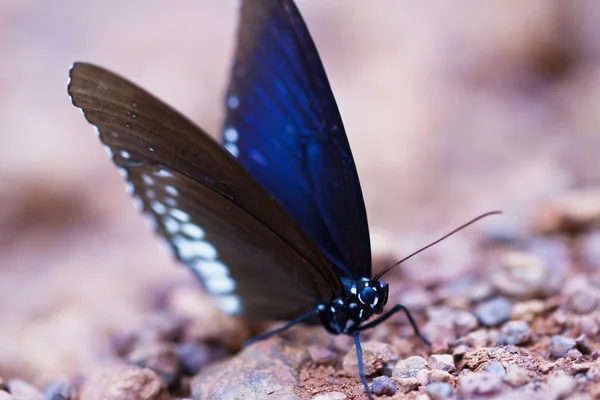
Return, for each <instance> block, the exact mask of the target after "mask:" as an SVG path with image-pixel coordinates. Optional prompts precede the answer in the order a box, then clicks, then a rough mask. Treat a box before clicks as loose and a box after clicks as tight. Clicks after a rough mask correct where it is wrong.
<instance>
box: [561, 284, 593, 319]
mask: <svg viewBox="0 0 600 400" xmlns="http://www.w3.org/2000/svg"><path fill="white" fill-rule="evenodd" d="M568 301H569V306H570V307H571V309H572V310H573V311H575V312H576V313H578V314H588V313H590V312H592V311H593V310H594V309H596V305H597V304H598V299H597V298H596V296H594V295H592V294H591V293H590V291H589V290H583V289H582V290H577V291H575V292H574V293H571V294H570V296H569V299H568Z"/></svg>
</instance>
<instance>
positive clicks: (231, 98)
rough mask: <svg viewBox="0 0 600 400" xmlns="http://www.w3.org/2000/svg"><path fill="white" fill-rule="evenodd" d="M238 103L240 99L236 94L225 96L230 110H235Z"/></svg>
mask: <svg viewBox="0 0 600 400" xmlns="http://www.w3.org/2000/svg"><path fill="white" fill-rule="evenodd" d="M239 105H240V99H238V98H237V96H229V97H228V98H227V107H229V108H231V109H232V110H235V109H236V108H238V107H239Z"/></svg>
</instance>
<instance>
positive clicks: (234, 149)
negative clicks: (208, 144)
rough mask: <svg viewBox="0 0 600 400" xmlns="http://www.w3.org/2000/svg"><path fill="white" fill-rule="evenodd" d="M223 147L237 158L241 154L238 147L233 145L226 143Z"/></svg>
mask: <svg viewBox="0 0 600 400" xmlns="http://www.w3.org/2000/svg"><path fill="white" fill-rule="evenodd" d="M223 147H225V150H227V151H228V152H229V153H231V155H232V156H234V157H237V156H238V154H239V153H240V150H239V149H238V147H237V146H236V145H235V144H233V143H225V145H224V146H223Z"/></svg>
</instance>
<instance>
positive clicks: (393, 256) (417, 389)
mask: <svg viewBox="0 0 600 400" xmlns="http://www.w3.org/2000/svg"><path fill="white" fill-rule="evenodd" d="M236 3H237V2H236V1H233V0H231V1H221V0H218V1H217V0H215V1H206V2H184V3H179V4H178V5H177V7H174V6H173V5H171V4H170V3H168V4H167V3H164V4H163V3H158V2H157V3H154V2H127V3H124V2H117V1H116V0H109V1H104V2H101V3H96V4H92V3H81V2H75V1H72V0H66V1H63V2H62V3H61V6H60V7H56V6H55V5H53V4H51V3H41V2H38V3H35V4H33V3H32V2H21V1H16V0H8V1H3V2H2V3H1V4H0V38H1V39H0V59H1V60H2V62H1V63H0V102H1V105H2V107H0V182H2V185H1V187H0V315H2V317H1V320H0V321H1V323H0V399H1V400H4V399H11V398H13V399H17V400H19V399H38V398H39V399H42V398H44V396H45V397H46V398H47V399H55V400H58V399H60V398H63V399H66V398H82V399H170V398H188V397H195V398H205V397H212V398H220V399H233V398H268V399H275V398H276V399H287V398H289V399H295V398H301V399H304V398H307V399H311V398H319V399H343V398H346V399H353V398H356V399H359V398H364V393H363V391H362V385H361V384H360V381H359V379H358V377H357V376H356V373H355V368H356V367H355V361H353V360H354V354H353V344H352V341H351V340H350V338H346V337H332V336H330V335H328V334H327V333H326V332H325V331H324V330H323V329H322V328H320V327H297V328H295V329H293V330H291V331H289V332H286V333H285V334H283V335H281V336H280V337H277V338H272V339H270V340H268V341H265V342H262V343H257V344H255V345H253V346H251V347H249V348H246V349H243V350H240V349H241V343H242V342H243V341H244V340H245V339H247V338H249V337H251V336H252V335H253V334H256V333H257V332H259V331H260V330H261V329H264V328H267V327H268V326H267V325H265V326H249V325H248V324H247V323H245V322H243V321H239V320H234V319H230V318H227V317H224V316H222V315H221V314H220V313H219V312H218V311H217V310H216V309H215V308H214V307H213V306H212V303H211V302H210V299H209V298H208V297H207V296H206V295H205V294H203V293H202V292H201V291H200V289H199V288H198V287H197V285H196V284H195V282H193V280H192V279H191V276H190V274H189V273H188V272H187V271H186V270H185V269H184V268H181V267H178V266H176V265H175V263H174V262H173V261H172V260H171V259H170V256H169V255H168V254H166V253H164V252H162V251H161V248H160V247H159V246H158V244H157V241H156V240H155V238H154V237H153V235H152V234H151V233H150V232H149V231H147V229H146V227H145V225H144V223H143V222H142V219H141V218H139V216H138V215H137V214H136V212H135V211H134V209H133V207H131V205H130V201H129V199H127V197H126V195H125V193H124V190H123V183H122V182H121V181H120V176H119V174H118V173H117V172H116V170H115V169H114V167H113V166H112V165H111V163H110V162H109V161H108V160H107V158H106V156H105V155H104V152H103V149H102V147H101V146H100V144H99V143H98V140H97V138H96V137H95V135H94V134H93V130H92V128H91V127H90V126H89V125H88V124H87V123H86V122H85V121H84V119H83V118H82V117H81V115H80V114H79V112H78V111H77V110H76V109H74V108H73V107H72V105H71V104H70V102H69V98H68V96H67V94H66V78H67V73H68V67H69V65H70V64H71V63H72V62H73V61H76V60H77V61H79V60H81V61H90V62H94V63H97V64H99V65H102V66H105V67H108V68H110V69H112V70H114V71H117V72H119V73H121V74H123V75H125V76H127V77H129V78H131V79H132V80H134V81H135V82H137V83H140V84H141V85H142V86H144V87H145V88H147V89H149V90H150V91H152V92H153V93H155V94H157V95H158V96H159V97H161V98H162V99H164V100H165V101H167V102H169V103H170V104H172V105H174V106H175V107H176V108H178V109H179V110H181V111H182V112H184V113H185V114H186V115H188V116H190V117H191V118H192V119H193V120H194V121H196V122H198V123H199V124H200V125H201V126H203V127H204V128H205V129H206V130H207V131H209V132H212V133H214V134H215V135H217V134H218V131H219V126H220V124H221V120H222V116H223V106H222V103H223V101H222V97H223V96H222V93H223V91H224V89H225V85H226V79H227V73H228V72H227V71H228V64H229V60H230V58H231V51H232V47H233V42H232V40H233V37H234V31H235V19H236V6H235V4H236ZM598 4H599V3H597V2H596V1H594V0H590V1H580V2H562V1H558V0H556V1H537V2H527V3H525V4H524V3H523V2H519V1H505V2H494V3H485V4H484V3H481V2H476V1H472V2H468V4H467V3H464V2H458V1H450V2H446V3H444V5H443V6H440V5H437V6H436V7H434V6H433V5H432V4H429V3H427V2H420V1H418V0H415V1H407V2H398V3H393V4H392V3H391V2H381V3H376V4H369V5H368V6H367V5H366V4H365V3H364V2H363V1H360V0H351V1H348V0H335V1H334V0H330V1H328V2H321V1H318V0H306V1H302V2H301V3H300V5H299V7H300V9H301V11H302V12H303V15H304V16H305V19H306V20H307V23H308V25H309V27H310V29H311V32H312V34H313V36H314V39H315V41H316V43H317V46H318V47H319V49H320V52H321V55H322V58H323V60H324V63H325V66H326V68H327V71H328V74H329V77H330V81H331V83H332V86H333V90H334V92H335V94H336V98H337V100H338V104H339V107H340V110H341V113H342V116H343V118H344V121H345V124H346V129H347V131H348V136H349V138H350V141H351V145H352V148H353V151H354V155H355V158H356V162H357V165H358V169H359V173H360V176H361V182H362V185H363V189H364V193H365V199H366V203H367V208H368V212H369V223H370V226H371V236H372V242H373V248H374V258H375V260H374V262H375V266H374V269H376V270H377V269H380V268H384V267H385V266H387V265H389V264H390V263H392V262H394V261H395V260H398V259H400V258H401V257H402V256H403V255H406V254H408V253H409V252H411V251H413V250H415V249H417V248H419V247H420V246H422V245H424V244H426V243H428V242H429V241H431V240H433V239H435V238H437V237H438V236H440V235H442V234H443V233H445V232H447V231H449V230H451V229H452V228H454V227H456V226H458V225H460V224H461V223H462V222H464V221H466V220H467V219H469V218H471V217H473V216H475V215H477V214H479V213H482V212H485V211H489V210H493V209H501V210H503V211H504V214H503V215H501V216H495V217H491V218H489V219H487V220H485V221H482V222H481V223H478V224H477V225H476V226H473V227H471V228H469V229H468V230H466V231H463V232H461V233H460V234H459V235H456V236H455V237H453V238H451V239H449V240H447V241H445V242H444V243H442V244H440V245H438V246H436V247H434V248H432V249H431V250H428V251H427V252H426V253H424V254H422V255H420V256H419V257H418V258H415V259H413V260H411V261H410V262H408V263H406V264H405V265H403V266H402V267H401V268H400V269H398V270H396V271H394V272H393V273H392V274H390V275H389V278H388V281H389V283H390V287H391V292H392V293H391V296H390V303H394V302H401V303H403V304H405V305H406V306H407V307H408V308H409V309H410V310H411V311H412V312H413V313H414V315H415V317H416V319H417V321H418V324H419V326H420V327H421V329H422V331H423V333H424V334H425V335H427V337H428V338H430V339H431V340H433V341H434V344H433V346H432V347H431V348H429V347H427V346H425V345H424V344H422V343H420V342H419V340H418V339H417V338H415V336H414V334H413V332H412V330H411V328H410V326H409V325H408V324H407V323H406V319H405V318H404V316H402V315H398V316H397V317H395V318H393V319H391V320H390V321H389V322H387V323H385V324H383V325H382V326H379V327H377V328H376V329H373V330H371V331H369V332H365V334H364V335H363V336H364V337H363V341H364V342H365V358H366V360H367V361H368V362H367V364H368V365H367V367H368V368H369V371H372V375H371V376H370V377H369V380H370V381H372V382H373V389H374V390H375V391H376V392H377V393H380V394H382V395H383V394H386V395H391V394H392V393H395V394H393V395H392V397H391V398H399V399H400V398H409V399H412V398H418V399H419V400H426V399H432V400H435V399H444V398H458V397H460V398H475V397H495V398H497V397H506V398H538V397H539V398H540V399H548V398H553V399H564V398H567V399H570V400H574V399H590V398H596V397H598V396H600V361H598V354H599V353H598V351H599V350H600V349H599V348H598V346H599V345H600V337H599V329H600V311H599V305H600V275H599V272H598V271H599V270H600V232H599V229H598V226H599V223H600V210H599V208H600V206H599V204H600V194H599V193H600V157H598V154H600V117H599V115H600V113H599V112H598V110H600V42H599V41H598V38H599V37H600V32H598V29H600V28H599V27H600V6H599V5H598ZM466 10H468V12H466ZM386 277H387V276H386ZM44 392H45V394H44ZM9 393H10V394H9ZM382 398H385V397H382Z"/></svg>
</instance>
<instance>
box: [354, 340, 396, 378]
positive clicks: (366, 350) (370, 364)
mask: <svg viewBox="0 0 600 400" xmlns="http://www.w3.org/2000/svg"><path fill="white" fill-rule="evenodd" d="M361 348H362V356H363V368H364V371H365V375H366V376H372V375H375V374H377V373H379V372H381V370H383V368H384V367H385V365H386V364H387V363H388V362H389V361H390V360H391V359H392V358H393V357H394V352H393V351H392V348H391V346H390V345H389V344H387V343H381V342H364V343H361ZM343 366H344V370H345V371H348V372H351V373H354V374H357V373H358V358H357V357H356V348H353V349H352V351H350V352H348V353H347V354H346V356H345V357H344V362H343Z"/></svg>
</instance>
